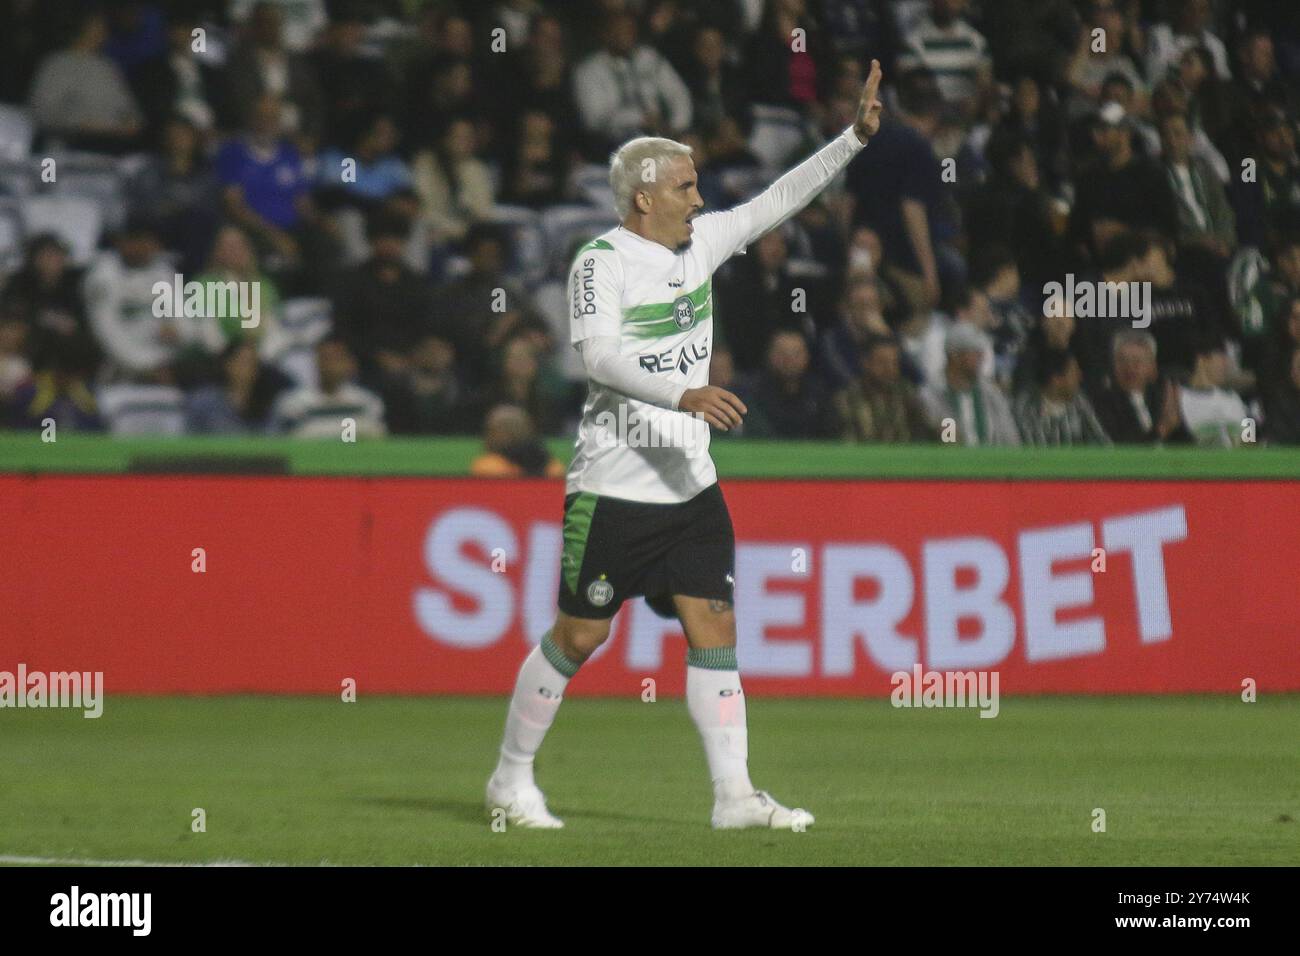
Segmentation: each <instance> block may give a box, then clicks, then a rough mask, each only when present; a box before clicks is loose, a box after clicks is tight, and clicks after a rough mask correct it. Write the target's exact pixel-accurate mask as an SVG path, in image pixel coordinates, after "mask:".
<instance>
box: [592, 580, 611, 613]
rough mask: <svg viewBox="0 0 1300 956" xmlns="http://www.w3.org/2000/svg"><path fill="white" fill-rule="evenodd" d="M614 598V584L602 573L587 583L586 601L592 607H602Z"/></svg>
mask: <svg viewBox="0 0 1300 956" xmlns="http://www.w3.org/2000/svg"><path fill="white" fill-rule="evenodd" d="M613 599H614V585H612V584H610V583H609V582H608V581H606V580H605V576H604V575H603V574H602V575H601V576H600V577H599V578H598V579H597V580H595V581H592V582H591V583H590V584H589V585H587V601H588V602H589V603H590V604H591V605H592V606H594V607H604V606H605V605H606V604H608V603H609V602H610V601H612V600H613Z"/></svg>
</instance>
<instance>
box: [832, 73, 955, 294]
mask: <svg viewBox="0 0 1300 956" xmlns="http://www.w3.org/2000/svg"><path fill="white" fill-rule="evenodd" d="M898 100H899V108H898V109H897V110H896V111H895V113H894V114H893V115H889V114H887V115H886V116H885V117H884V119H883V121H882V122H881V124H880V132H879V133H877V134H876V136H875V138H873V139H872V141H871V148H870V149H868V150H864V151H863V152H862V154H861V155H860V156H858V158H857V160H856V161H855V162H854V163H853V164H852V165H851V166H849V168H848V172H847V187H848V193H849V196H850V197H851V200H850V215H851V217H852V222H853V225H855V226H867V227H868V228H870V229H872V230H874V231H875V232H876V233H877V234H878V235H879V236H880V241H881V243H882V245H883V247H884V258H885V261H887V262H891V263H894V264H896V265H897V266H898V267H899V269H900V270H902V271H903V272H905V273H907V274H911V275H913V276H916V277H917V278H918V279H919V280H920V281H921V282H922V283H923V285H924V290H925V291H924V300H923V304H924V306H925V307H926V308H933V307H934V306H936V305H937V304H938V302H939V297H940V286H939V260H938V257H937V255H936V252H935V241H936V240H937V239H938V238H939V236H941V235H945V234H946V231H947V228H948V225H947V224H948V212H947V206H946V202H947V200H946V196H945V195H944V192H943V177H942V170H941V168H940V166H939V160H938V157H936V156H935V154H934V149H933V148H932V147H931V145H930V139H931V137H933V136H934V134H935V132H936V130H937V129H938V126H939V113H938V108H939V99H938V91H937V89H936V88H935V87H934V80H933V77H929V76H927V75H925V74H923V73H921V72H920V71H913V72H912V73H910V74H906V75H904V76H903V77H902V78H901V79H900V80H899V93H898Z"/></svg>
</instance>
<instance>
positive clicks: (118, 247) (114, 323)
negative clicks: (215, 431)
mask: <svg viewBox="0 0 1300 956" xmlns="http://www.w3.org/2000/svg"><path fill="white" fill-rule="evenodd" d="M176 282H177V274H176V269H175V267H174V266H173V265H172V263H171V262H170V261H168V259H167V258H166V256H164V255H163V253H162V246H161V244H160V242H159V239H158V234H157V233H156V232H155V231H154V229H153V228H152V227H151V226H150V225H148V224H147V223H144V222H136V221H132V222H128V223H127V225H126V227H125V228H124V229H123V230H122V232H121V233H120V234H119V236H118V237H117V241H116V243H115V248H114V249H112V250H110V251H108V252H104V253H102V254H101V255H100V256H99V258H98V259H97V260H96V261H95V263H94V264H93V265H92V266H91V269H90V271H89V273H87V275H86V278H85V280H84V289H85V298H86V307H87V310H88V312H89V314H90V328H91V331H92V332H93V333H94V335H95V338H96V339H97V340H98V342H99V344H100V345H101V346H102V347H103V349H104V352H105V363H104V367H103V368H102V369H101V383H103V384H111V383H119V382H126V383H137V384H162V383H168V384H170V373H171V366H172V363H173V362H175V360H176V359H177V358H179V357H180V356H181V355H182V354H183V353H184V352H186V351H188V350H191V349H199V350H201V351H202V352H203V353H206V354H207V355H213V356H215V355H217V354H219V353H220V352H221V349H222V347H223V346H224V344H225V341H224V338H223V336H222V334H221V328H220V326H219V324H218V323H217V320H216V319H215V318H212V317H198V318H193V317H191V318H186V317H185V316H177V315H174V314H170V313H174V312H175V308H174V301H175V297H174V294H173V293H172V288H173V286H175V285H176ZM182 285H183V281H182ZM164 287H165V290H166V291H160V290H163V289H164ZM164 297H165V298H164Z"/></svg>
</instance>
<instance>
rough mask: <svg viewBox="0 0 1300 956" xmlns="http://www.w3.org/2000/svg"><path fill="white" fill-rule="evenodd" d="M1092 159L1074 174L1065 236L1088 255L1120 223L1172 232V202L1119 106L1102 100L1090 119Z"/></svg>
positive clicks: (1175, 229)
mask: <svg viewBox="0 0 1300 956" xmlns="http://www.w3.org/2000/svg"><path fill="white" fill-rule="evenodd" d="M1092 141H1093V145H1094V146H1095V147H1096V151H1097V161H1096V162H1095V163H1093V164H1092V165H1090V166H1089V167H1088V168H1087V169H1085V170H1084V171H1083V172H1082V173H1080V175H1079V177H1078V181H1077V184H1076V186H1077V191H1076V195H1075V203H1074V209H1073V210H1071V213H1070V226H1069V232H1070V237H1071V239H1072V240H1073V241H1074V242H1075V243H1076V244H1078V245H1080V246H1082V247H1084V248H1086V249H1088V250H1089V251H1091V252H1093V253H1094V254H1095V253H1096V251H1097V250H1098V249H1099V248H1100V247H1101V246H1102V245H1103V244H1104V243H1105V242H1106V241H1107V240H1108V239H1110V238H1111V237H1113V236H1114V235H1116V234H1117V233H1119V232H1120V231H1122V230H1123V229H1125V228H1128V229H1154V230H1156V231H1158V232H1160V233H1162V234H1164V235H1167V236H1174V235H1176V234H1177V232H1178V206H1177V204H1176V202H1175V201H1174V196H1173V193H1172V192H1171V191H1170V189H1169V185H1168V183H1167V182H1166V181H1165V177H1164V174H1163V172H1162V171H1161V170H1160V167H1159V166H1158V165H1156V164H1155V163H1153V162H1151V161H1149V160H1147V159H1145V158H1143V157H1141V156H1139V155H1138V154H1137V153H1136V152H1135V151H1134V149H1133V131H1132V128H1131V126H1130V124H1129V121H1128V115H1127V114H1126V113H1125V111H1124V107H1122V106H1120V105H1119V104H1118V103H1107V104H1105V105H1104V106H1102V108H1101V109H1100V110H1098V111H1097V114H1096V116H1095V117H1094V118H1093V125H1092Z"/></svg>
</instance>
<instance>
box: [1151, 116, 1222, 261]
mask: <svg viewBox="0 0 1300 956" xmlns="http://www.w3.org/2000/svg"><path fill="white" fill-rule="evenodd" d="M1160 145H1161V151H1162V158H1163V160H1164V168H1165V176H1166V177H1167V178H1168V181H1169V188H1170V190H1171V191H1172V192H1173V194H1174V200H1175V202H1177V204H1178V241H1179V243H1180V244H1182V245H1184V246H1187V247H1190V248H1191V249H1193V250H1203V251H1204V252H1205V253H1208V254H1209V255H1210V256H1211V257H1213V259H1215V260H1218V261H1219V262H1220V267H1221V263H1222V262H1224V261H1226V260H1227V258H1228V256H1229V255H1231V253H1232V251H1233V249H1235V248H1236V245H1237V223H1236V217H1235V216H1234V215H1233V212H1232V207H1231V206H1229V205H1228V196H1227V193H1225V192H1224V190H1223V184H1222V183H1220V182H1219V180H1218V177H1216V176H1215V175H1214V172H1213V170H1212V169H1211V168H1210V166H1209V165H1208V164H1207V163H1205V162H1204V161H1203V160H1200V159H1198V158H1196V157H1194V156H1193V155H1192V135H1191V131H1190V130H1189V128H1188V125H1187V119H1186V118H1185V117H1182V116H1178V115H1176V114H1175V115H1171V116H1166V117H1163V118H1162V119H1161V121H1160Z"/></svg>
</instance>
